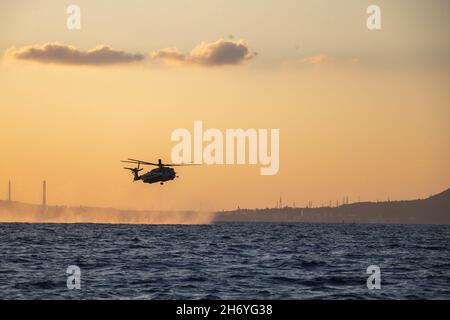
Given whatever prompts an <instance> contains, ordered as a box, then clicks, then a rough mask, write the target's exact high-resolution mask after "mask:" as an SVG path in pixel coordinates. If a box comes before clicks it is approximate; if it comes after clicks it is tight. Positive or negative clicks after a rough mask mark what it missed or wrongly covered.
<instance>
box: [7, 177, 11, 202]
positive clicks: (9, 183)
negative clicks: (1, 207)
mask: <svg viewBox="0 0 450 320" xmlns="http://www.w3.org/2000/svg"><path fill="white" fill-rule="evenodd" d="M8 201H11V180H9V182H8Z"/></svg>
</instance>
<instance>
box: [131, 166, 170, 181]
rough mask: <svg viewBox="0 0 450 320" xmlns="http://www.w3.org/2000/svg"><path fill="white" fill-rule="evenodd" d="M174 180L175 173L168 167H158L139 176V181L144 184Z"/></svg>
mask: <svg viewBox="0 0 450 320" xmlns="http://www.w3.org/2000/svg"><path fill="white" fill-rule="evenodd" d="M175 178H176V172H175V170H174V169H173V168H170V167H158V168H155V169H153V170H151V171H149V172H147V173H144V174H142V175H140V176H139V180H142V182H144V183H157V182H161V183H162V182H165V181H169V180H173V179H175Z"/></svg>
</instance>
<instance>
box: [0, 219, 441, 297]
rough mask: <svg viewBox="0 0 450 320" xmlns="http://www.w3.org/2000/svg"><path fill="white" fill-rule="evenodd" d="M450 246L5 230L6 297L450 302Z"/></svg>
mask: <svg viewBox="0 0 450 320" xmlns="http://www.w3.org/2000/svg"><path fill="white" fill-rule="evenodd" d="M449 244H450V226H437V225H358V224H308V223H286V224H277V223H220V224H211V225H107V224H27V223H2V224H0V298H1V299H449V298H450V252H449ZM69 265H76V266H78V267H79V268H80V270H81V277H80V280H81V289H79V290H77V289H73V290H69V289H68V288H67V283H66V282H67V277H68V276H69V274H67V273H66V270H67V267H68V266H69ZM370 265H377V266H379V267H380V270H381V274H380V275H381V288H380V289H379V290H377V289H374V290H369V289H368V288H367V285H366V281H367V277H368V276H369V275H368V274H366V269H367V267H368V266H370Z"/></svg>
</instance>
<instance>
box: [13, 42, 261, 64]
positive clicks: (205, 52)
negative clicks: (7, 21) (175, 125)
mask: <svg viewBox="0 0 450 320" xmlns="http://www.w3.org/2000/svg"><path fill="white" fill-rule="evenodd" d="M255 56H256V52H253V51H252V50H250V48H249V47H248V45H247V44H246V43H245V42H244V41H243V40H239V41H234V40H223V39H220V40H217V41H214V42H202V43H200V44H199V45H197V46H196V47H195V48H194V49H192V50H191V51H190V52H189V53H183V52H181V51H179V50H178V49H176V48H166V49H161V50H157V51H153V52H151V53H149V54H140V53H136V54H134V53H128V52H125V51H119V50H114V49H112V48H111V47H110V46H107V45H98V46H97V47H95V48H93V49H91V50H87V51H83V50H80V49H77V48H76V47H74V46H70V45H64V44H60V43H58V42H53V43H45V44H36V45H30V46H25V47H21V48H18V49H17V48H14V47H13V48H9V49H7V50H6V53H5V58H6V59H7V60H22V61H28V62H36V63H41V64H57V65H89V66H107V65H115V64H124V63H132V62H141V61H144V60H145V59H150V60H157V61H162V62H164V63H166V64H172V65H180V66H184V65H199V66H204V67H213V66H224V65H241V64H243V63H245V62H246V61H249V60H251V59H253V58H254V57H255Z"/></svg>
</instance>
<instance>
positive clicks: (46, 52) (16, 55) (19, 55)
mask: <svg viewBox="0 0 450 320" xmlns="http://www.w3.org/2000/svg"><path fill="white" fill-rule="evenodd" d="M5 57H6V58H7V59H15V60H25V61H31V62H38V63H44V64H60V65H91V66H104V65H113V64H121V63H131V62H137V61H142V60H144V59H145V55H143V54H132V53H128V52H125V51H118V50H114V49H112V48H111V47H109V46H107V45H98V46H97V47H95V48H93V49H91V50H88V51H82V50H79V49H77V48H75V47H73V46H69V45H64V44H60V43H57V42H54V43H45V44H42V45H31V46H26V47H22V48H19V49H16V48H10V49H8V50H7V51H6V53H5Z"/></svg>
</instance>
